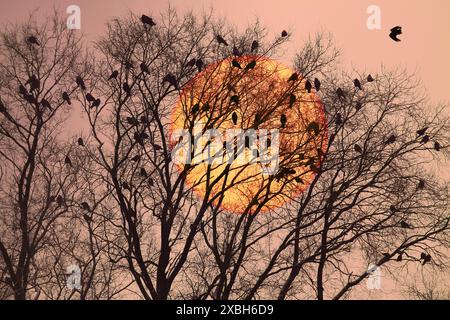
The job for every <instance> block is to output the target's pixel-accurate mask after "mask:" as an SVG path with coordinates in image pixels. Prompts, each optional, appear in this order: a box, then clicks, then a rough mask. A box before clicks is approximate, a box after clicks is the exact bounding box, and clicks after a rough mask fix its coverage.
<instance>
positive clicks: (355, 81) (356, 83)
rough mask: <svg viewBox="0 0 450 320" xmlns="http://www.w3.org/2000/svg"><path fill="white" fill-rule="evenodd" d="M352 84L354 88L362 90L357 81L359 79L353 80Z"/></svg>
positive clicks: (359, 82)
mask: <svg viewBox="0 0 450 320" xmlns="http://www.w3.org/2000/svg"><path fill="white" fill-rule="evenodd" d="M353 84H354V85H355V88H358V89H359V90H362V86H361V81H359V79H355V80H353Z"/></svg>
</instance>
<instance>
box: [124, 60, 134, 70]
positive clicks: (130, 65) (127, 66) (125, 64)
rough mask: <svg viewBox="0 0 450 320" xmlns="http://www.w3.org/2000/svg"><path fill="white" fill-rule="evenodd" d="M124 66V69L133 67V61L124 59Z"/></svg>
mask: <svg viewBox="0 0 450 320" xmlns="http://www.w3.org/2000/svg"><path fill="white" fill-rule="evenodd" d="M124 66H125V69H127V70H130V69H133V67H134V65H133V61H125V62H124Z"/></svg>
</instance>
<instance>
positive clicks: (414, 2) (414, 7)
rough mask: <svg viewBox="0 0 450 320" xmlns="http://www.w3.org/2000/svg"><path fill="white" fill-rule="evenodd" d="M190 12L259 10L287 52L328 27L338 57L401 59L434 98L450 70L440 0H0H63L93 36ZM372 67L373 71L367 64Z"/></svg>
mask: <svg viewBox="0 0 450 320" xmlns="http://www.w3.org/2000/svg"><path fill="white" fill-rule="evenodd" d="M169 3H170V5H171V6H172V7H174V8H177V9H180V10H181V11H185V10H191V9H192V10H194V11H197V12H201V11H208V10H209V9H210V8H211V7H213V8H214V10H215V12H216V13H217V14H218V15H220V16H225V17H226V18H227V19H228V20H229V21H230V22H232V23H234V24H236V25H238V26H246V25H247V24H249V23H251V22H252V21H254V20H255V18H256V17H259V18H260V20H261V22H262V23H263V24H264V25H266V26H267V28H268V30H270V31H271V32H273V33H274V34H276V33H278V32H279V31H280V30H282V29H288V30H291V31H293V40H292V44H291V47H290V49H289V51H288V52H287V57H288V58H289V57H292V54H293V53H294V51H295V49H296V48H300V47H301V44H302V40H303V39H305V38H306V37H307V36H308V34H311V33H315V32H317V31H321V30H324V31H330V32H332V33H333V34H334V37H335V39H336V43H337V45H338V46H339V47H340V48H341V49H342V53H343V62H344V63H345V65H346V66H348V67H354V68H356V69H362V70H367V71H370V72H375V71H376V69H378V68H379V67H380V66H381V65H382V64H383V65H385V66H387V67H391V66H398V65H400V66H406V67H408V69H409V70H411V71H414V70H417V73H418V75H419V76H420V78H421V79H422V80H423V84H424V85H425V87H426V89H427V91H428V93H429V95H430V96H431V97H432V100H433V101H434V102H441V101H449V100H450V94H449V93H448V90H447V83H448V80H447V77H448V75H449V74H450V59H449V57H450V41H448V32H449V31H450V20H449V19H448V17H447V15H448V13H449V12H450V1H448V0H433V1H425V0H396V1H387V0H345V1H331V0H314V1H312V0H308V1H305V0H277V1H261V0H260V1H257V0H246V1H242V0H195V1H186V0H171V1H168V0H151V1H150V0H126V1H124V0H95V1H92V0H70V1H67V0H61V1H57V0H1V7H2V10H1V11H0V22H1V23H5V22H8V21H11V22H19V21H22V20H23V19H25V18H26V16H27V14H28V13H29V12H30V11H32V10H33V9H36V8H40V10H41V11H42V14H44V13H45V12H47V11H49V10H51V9H52V8H53V6H54V5H56V7H57V8H58V9H59V10H61V12H62V13H63V14H65V9H66V7H67V6H68V5H70V4H76V5H78V6H80V8H81V14H82V32H83V33H85V34H86V35H87V36H88V38H89V39H90V40H94V39H95V38H96V37H97V36H98V35H99V34H100V33H101V32H102V31H103V30H104V26H105V22H106V21H107V20H108V19H110V18H111V17H114V16H117V15H123V14H126V13H127V12H128V11H133V12H135V13H141V12H142V13H150V14H152V13H153V15H154V16H158V12H159V11H161V10H163V9H166V8H167V6H168V5H169ZM372 4H373V5H378V6H379V7H380V8H381V17H382V30H379V31H378V30H374V31H370V30H368V29H367V27H366V20H367V17H368V15H367V13H366V9H367V7H368V6H369V5H372ZM396 25H401V26H402V27H403V31H404V34H403V35H402V39H403V41H402V42H400V43H395V42H393V41H392V40H390V39H389V37H388V36H387V35H388V33H389V29H390V28H391V27H393V26H396ZM372 70H375V71H372Z"/></svg>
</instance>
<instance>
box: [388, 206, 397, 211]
mask: <svg viewBox="0 0 450 320" xmlns="http://www.w3.org/2000/svg"><path fill="white" fill-rule="evenodd" d="M389 210H391V211H392V212H397V207H396V206H394V205H393V204H391V205H390V206H389Z"/></svg>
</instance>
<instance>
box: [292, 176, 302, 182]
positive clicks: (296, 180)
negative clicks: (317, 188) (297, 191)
mask: <svg viewBox="0 0 450 320" xmlns="http://www.w3.org/2000/svg"><path fill="white" fill-rule="evenodd" d="M294 180H295V182H297V183H303V180H302V178H300V177H295V178H294Z"/></svg>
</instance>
